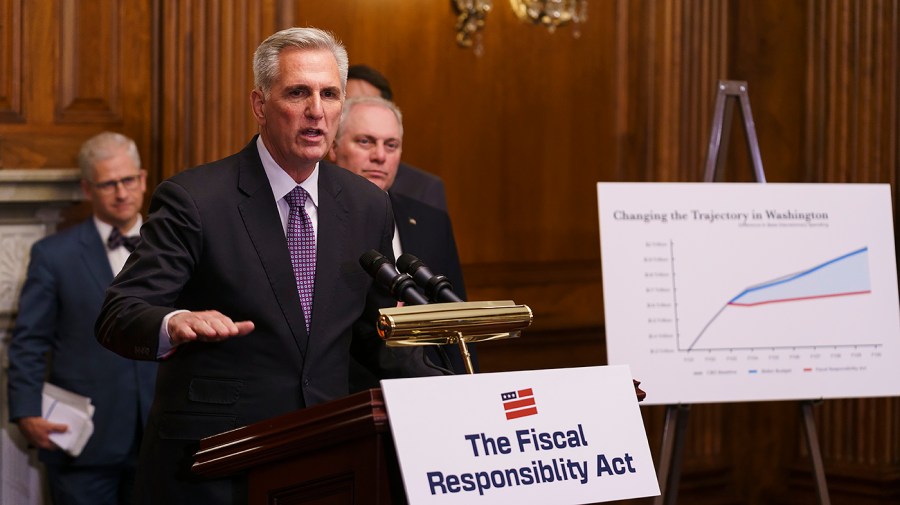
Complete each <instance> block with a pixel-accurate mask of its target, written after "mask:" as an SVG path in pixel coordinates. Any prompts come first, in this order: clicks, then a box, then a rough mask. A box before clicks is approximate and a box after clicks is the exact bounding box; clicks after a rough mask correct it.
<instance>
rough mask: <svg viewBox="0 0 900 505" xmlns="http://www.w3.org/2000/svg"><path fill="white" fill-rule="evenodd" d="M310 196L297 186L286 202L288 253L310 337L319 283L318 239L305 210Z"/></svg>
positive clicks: (285, 197)
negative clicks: (288, 214)
mask: <svg viewBox="0 0 900 505" xmlns="http://www.w3.org/2000/svg"><path fill="white" fill-rule="evenodd" d="M307 196H308V194H307V193H306V190H305V189H303V188H301V187H300V186H297V187H295V188H294V189H293V190H291V192H290V193H288V194H287V195H285V196H284V199H285V200H286V201H287V203H288V205H289V206H290V207H291V212H290V216H289V217H288V225H287V243H288V251H290V253H291V265H293V267H294V277H295V278H296V279H297V291H299V292H300V305H301V306H302V307H303V315H304V316H305V317H306V333H307V334H308V333H309V322H310V320H311V319H312V318H311V314H312V302H313V287H314V286H315V283H316V237H315V235H314V232H313V227H312V221H311V220H310V219H309V215H308V214H307V213H306V209H304V208H303V206H304V205H305V204H306V197H307Z"/></svg>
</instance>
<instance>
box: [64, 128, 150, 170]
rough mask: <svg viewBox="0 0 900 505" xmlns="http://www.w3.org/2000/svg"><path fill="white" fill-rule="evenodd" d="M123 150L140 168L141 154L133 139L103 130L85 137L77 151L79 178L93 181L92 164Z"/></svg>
mask: <svg viewBox="0 0 900 505" xmlns="http://www.w3.org/2000/svg"><path fill="white" fill-rule="evenodd" d="M122 151H125V154H127V155H128V156H130V157H131V159H132V160H134V165H135V166H136V167H138V168H141V156H140V155H139V154H138V148H137V144H135V143H134V141H133V140H131V139H130V138H128V137H126V136H125V135H122V134H121V133H116V132H103V133H99V134H97V135H94V136H93V137H91V138H89V139H87V140H86V141H85V142H84V144H81V149H80V150H79V151H78V167H79V168H80V169H81V178H82V179H84V180H86V181H91V182H93V180H94V166H95V165H96V164H97V163H98V162H101V161H103V160H107V159H109V158H112V157H113V156H115V155H117V154H119V153H121V152H122Z"/></svg>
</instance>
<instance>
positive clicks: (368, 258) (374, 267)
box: [359, 249, 390, 277]
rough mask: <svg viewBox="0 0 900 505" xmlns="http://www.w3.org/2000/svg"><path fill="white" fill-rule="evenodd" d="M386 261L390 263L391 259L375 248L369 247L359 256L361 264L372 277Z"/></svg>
mask: <svg viewBox="0 0 900 505" xmlns="http://www.w3.org/2000/svg"><path fill="white" fill-rule="evenodd" d="M385 263H390V260H389V259H387V258H386V257H385V256H384V255H383V254H381V253H380V252H378V251H376V250H375V249H369V250H368V251H366V252H364V253H363V255H362V256H360V257H359V264H360V266H362V267H363V270H365V271H366V272H367V273H368V274H369V275H371V276H372V277H375V274H376V273H377V272H378V269H379V268H381V265H384V264H385Z"/></svg>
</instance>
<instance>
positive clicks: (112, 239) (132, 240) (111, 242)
mask: <svg viewBox="0 0 900 505" xmlns="http://www.w3.org/2000/svg"><path fill="white" fill-rule="evenodd" d="M140 243H141V237H125V236H123V235H122V233H121V232H120V231H119V229H118V228H116V227H115V226H113V229H112V231H111V232H110V234H109V238H108V239H106V247H108V248H109V249H115V248H117V247H119V246H122V247H124V248H125V249H126V250H127V251H128V252H134V250H135V248H137V246H138V244H140Z"/></svg>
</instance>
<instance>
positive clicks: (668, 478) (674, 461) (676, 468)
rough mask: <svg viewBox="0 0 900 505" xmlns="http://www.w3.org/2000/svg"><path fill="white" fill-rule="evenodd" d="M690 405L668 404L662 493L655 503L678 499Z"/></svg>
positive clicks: (671, 503) (672, 502) (660, 476)
mask: <svg viewBox="0 0 900 505" xmlns="http://www.w3.org/2000/svg"><path fill="white" fill-rule="evenodd" d="M690 411H691V406H690V405H684V404H679V405H668V406H666V423H665V428H664V429H663V439H662V450H661V451H660V456H659V470H658V471H657V480H658V481H659V491H660V495H659V496H657V497H656V498H654V499H653V505H675V503H676V501H677V499H678V482H679V480H680V479H681V460H682V457H683V454H684V433H685V430H686V429H687V422H688V414H690Z"/></svg>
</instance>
